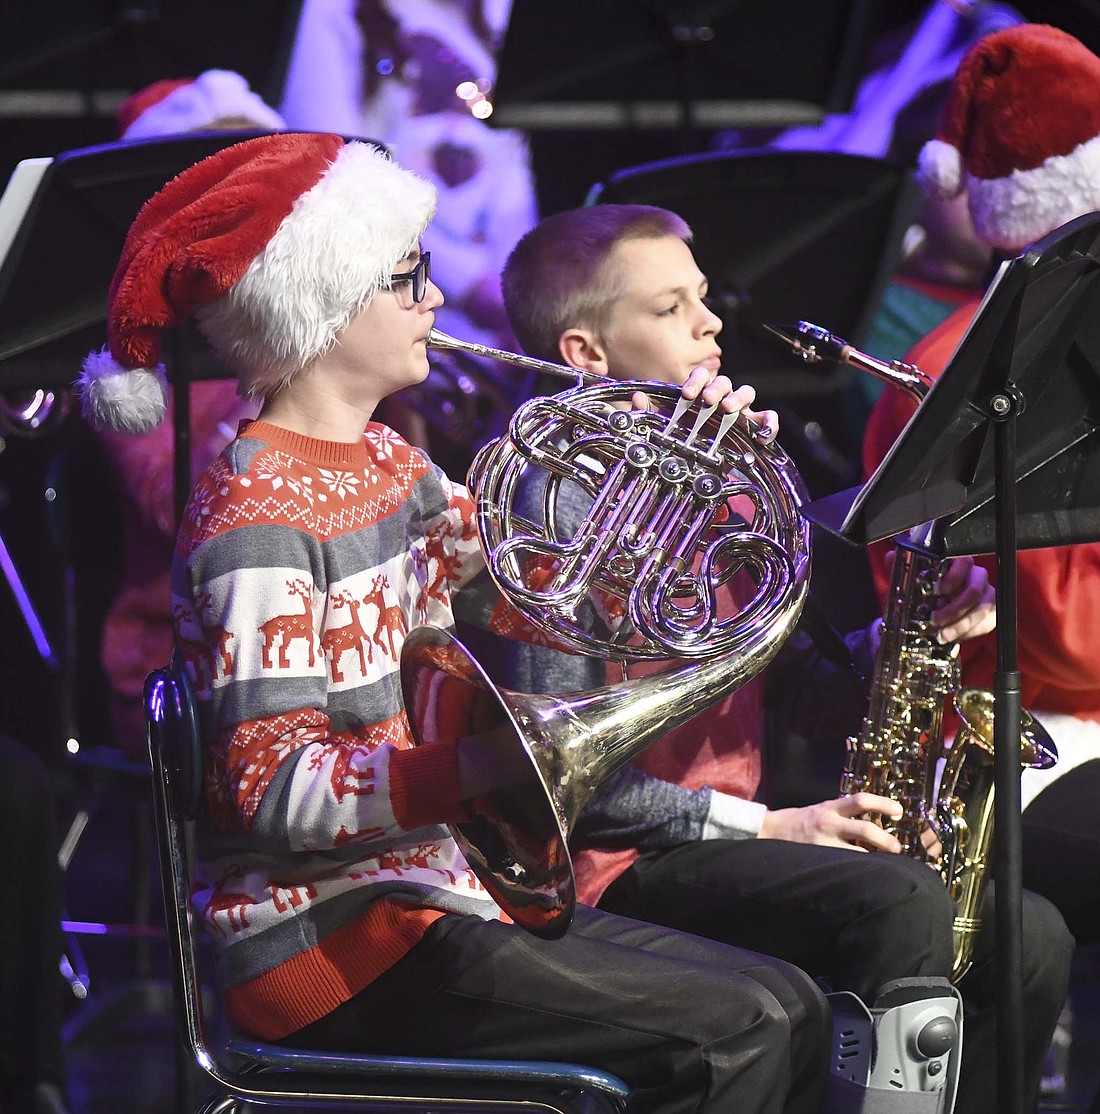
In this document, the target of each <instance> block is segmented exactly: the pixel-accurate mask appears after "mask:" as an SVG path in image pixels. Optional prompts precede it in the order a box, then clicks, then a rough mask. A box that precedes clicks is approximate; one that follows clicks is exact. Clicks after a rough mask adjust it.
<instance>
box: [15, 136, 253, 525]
mask: <svg viewBox="0 0 1100 1114" xmlns="http://www.w3.org/2000/svg"><path fill="white" fill-rule="evenodd" d="M258 134H262V133H260V132H244V131H229V132H203V133H197V134H194V135H188V136H182V137H177V138H170V139H155V140H140V141H131V142H119V143H109V144H104V145H102V146H99V147H86V148H81V149H79V150H75V151H64V152H62V153H61V154H59V155H57V156H56V157H55V158H53V159H30V160H26V161H24V162H21V163H20V164H19V166H18V167H17V168H16V171H15V173H14V174H13V175H12V179H11V181H10V182H9V184H8V188H7V190H5V192H4V195H3V197H2V198H0V391H5V390H11V389H20V388H28V387H30V388H37V387H59V388H61V387H68V386H69V385H70V384H71V383H72V382H73V381H74V380H75V379H76V377H77V375H78V374H79V372H80V364H81V361H82V360H83V358H84V356H85V355H87V353H88V352H89V351H91V350H93V349H95V348H99V347H101V346H102V345H103V344H104V343H105V341H106V334H105V332H104V322H105V320H106V316H107V291H108V288H109V287H110V284H111V276H112V275H113V274H114V270H115V266H116V265H117V263H118V258H119V254H120V253H121V251H122V244H123V241H124V240H125V238H126V232H127V230H128V229H129V227H130V225H131V223H132V222H133V219H134V217H135V216H137V212H138V210H139V209H140V208H141V206H142V205H143V204H144V202H145V201H147V200H148V199H149V198H150V197H151V196H152V195H153V194H154V193H156V191H157V190H159V189H160V188H161V187H162V186H163V185H164V184H165V183H166V182H167V181H168V180H169V179H171V178H173V177H175V175H177V174H179V173H180V172H181V171H183V170H185V169H186V168H187V167H189V166H191V165H192V164H193V163H196V162H198V161H199V160H200V159H203V158H206V157H207V156H208V155H212V154H214V153H215V152H216V151H220V150H221V149H222V148H223V147H228V146H230V145H231V144H234V143H240V142H241V141H242V140H245V139H249V138H252V137H253V136H255V135H258ZM165 343H166V346H167V352H166V359H165V364H166V366H167V368H168V378H169V380H170V382H171V383H172V389H173V398H174V411H173V414H174V418H173V429H174V434H175V444H176V471H175V490H176V513H177V517H179V515H180V514H181V513H182V510H183V505H184V503H185V502H186V500H187V496H188V494H189V493H190V489H191V475H190V460H191V451H190V441H191V422H190V406H189V391H188V387H189V383H190V382H191V381H192V380H195V379H220V378H225V377H226V376H227V375H228V374H229V373H228V372H227V371H226V370H225V368H224V367H223V366H222V365H221V364H220V363H219V362H218V361H217V360H216V359H215V358H214V357H213V355H212V354H211V352H210V350H209V348H208V346H207V345H205V344H204V343H202V342H201V339H200V338H199V337H198V334H197V330H195V328H194V326H187V327H184V328H182V329H179V330H173V331H172V333H171V335H170V336H168V337H166V338H165Z"/></svg>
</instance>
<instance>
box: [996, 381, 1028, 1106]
mask: <svg viewBox="0 0 1100 1114" xmlns="http://www.w3.org/2000/svg"><path fill="white" fill-rule="evenodd" d="M1023 403H1024V400H1023V396H1022V395H1021V394H1020V392H1019V391H1018V390H1017V389H1016V388H1015V386H1014V385H1013V384H1012V383H1011V382H1007V383H1006V384H1005V388H1004V390H1003V391H1001V392H998V393H997V394H995V395H994V396H993V397H992V398H991V399H990V403H989V413H990V417H991V418H992V419H993V452H994V492H995V495H994V530H995V533H996V564H997V586H996V600H997V669H996V672H995V673H994V676H993V696H994V703H993V778H994V785H995V792H994V799H993V814H994V831H995V832H996V836H995V842H994V848H993V862H994V877H995V879H996V893H995V899H994V908H995V912H996V917H997V929H996V933H995V937H994V939H995V944H996V960H997V974H998V983H999V989H1000V995H999V997H998V1000H997V1109H998V1110H1000V1111H1002V1112H1003V1114H1023V1094H1024V1065H1023V1059H1024V1058H1023V1048H1024V1035H1023V1008H1024V995H1023V882H1022V876H1023V839H1022V834H1021V829H1022V822H1021V819H1020V807H1021V806H1020V714H1021V706H1020V672H1019V669H1018V668H1017V665H1018V663H1017V645H1016V641H1017V626H1016V620H1017V616H1016V603H1017V601H1016V542H1017V536H1016V416H1017V414H1018V413H1019V412H1020V411H1021V410H1022V408H1023Z"/></svg>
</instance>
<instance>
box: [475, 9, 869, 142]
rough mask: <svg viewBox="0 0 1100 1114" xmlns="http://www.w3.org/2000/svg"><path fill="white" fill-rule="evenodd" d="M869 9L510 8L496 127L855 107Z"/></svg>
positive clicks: (755, 122) (646, 124)
mask: <svg viewBox="0 0 1100 1114" xmlns="http://www.w3.org/2000/svg"><path fill="white" fill-rule="evenodd" d="M873 7H874V5H873V4H872V3H871V0H853V2H837V0H831V2H821V0H772V2H771V3H769V4H745V3H743V2H741V0H641V2H639V0H601V3H600V5H599V18H598V19H593V10H592V5H591V4H589V3H584V2H583V0H558V2H557V3H555V4H514V5H513V6H512V12H511V17H510V19H509V22H508V29H507V31H506V33H505V36H504V43H503V46H502V47H501V51H500V58H499V62H498V67H497V79H496V83H495V89H494V97H493V104H494V113H493V115H492V117H490V122H491V123H493V124H497V125H499V126H500V127H515V128H524V129H527V130H538V129H544V128H616V129H618V128H653V127H658V128H667V127H672V128H676V127H684V128H687V129H691V128H695V127H698V128H716V127H737V126H748V125H751V126H767V127H788V126H791V125H793V124H815V123H817V122H819V121H820V120H821V118H822V116H823V115H824V114H825V113H826V112H842V111H844V110H846V109H847V108H848V106H849V105H850V103H851V99H852V95H853V93H854V91H855V86H856V83H857V79H858V76H859V68H860V66H861V64H862V62H863V53H864V48H865V45H866V39H867V33H868V29H869V25H870V22H871V17H872V13H873ZM792 28H798V29H799V33H798V34H797V35H792V34H791V29H792Z"/></svg>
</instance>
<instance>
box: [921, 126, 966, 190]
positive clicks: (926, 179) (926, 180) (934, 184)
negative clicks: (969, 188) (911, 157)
mask: <svg viewBox="0 0 1100 1114" xmlns="http://www.w3.org/2000/svg"><path fill="white" fill-rule="evenodd" d="M917 178H918V180H919V181H920V184H921V189H923V190H924V192H925V193H927V194H931V195H932V196H934V197H940V198H943V199H944V200H950V199H951V198H952V197H958V196H959V194H960V193H961V192H962V187H963V173H962V158H961V157H960V155H959V149H958V148H957V147H952V146H951V144H950V143H945V142H944V141H943V140H942V139H930V140H929V141H928V142H927V143H926V144H925V145H924V146H923V147H922V148H921V150H920V155H919V156H918V157H917Z"/></svg>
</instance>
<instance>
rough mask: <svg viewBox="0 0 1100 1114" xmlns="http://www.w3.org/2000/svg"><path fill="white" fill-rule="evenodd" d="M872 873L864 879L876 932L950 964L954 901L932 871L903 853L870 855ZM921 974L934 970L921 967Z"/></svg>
mask: <svg viewBox="0 0 1100 1114" xmlns="http://www.w3.org/2000/svg"><path fill="white" fill-rule="evenodd" d="M869 857H870V858H873V859H874V860H876V861H875V863H874V865H875V868H876V873H875V877H874V878H872V879H869V880H868V890H869V892H868V893H867V900H868V902H869V903H870V910H869V916H870V917H871V918H872V919H874V920H875V921H876V922H877V924H878V931H879V933H880V935H888V936H889V938H890V939H891V940H892V941H894V943H895V945H897V946H899V947H911V948H912V949H913V951H914V954H917V953H920V952H928V953H929V954H930V955H932V956H934V957H938V958H939V960H940V961H941V962H943V963H946V964H947V965H948V968H949V967H950V962H951V954H952V946H953V945H952V939H953V937H952V925H953V922H954V919H955V904H954V902H953V901H952V900H951V895H950V894H949V893H948V892H947V887H946V886H945V885H944V884H943V880H942V879H941V878H940V876H939V875H938V874H937V873H936V871H934V870H931V869H929V867H928V866H927V864H925V863H921V862H918V861H917V860H916V859H910V858H908V857H907V856H903V855H873V856H869ZM920 973H921V974H934V973H936V972H934V971H922V972H920Z"/></svg>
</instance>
